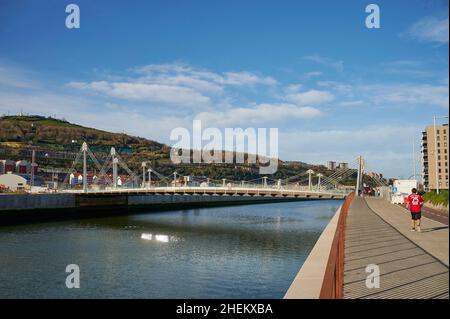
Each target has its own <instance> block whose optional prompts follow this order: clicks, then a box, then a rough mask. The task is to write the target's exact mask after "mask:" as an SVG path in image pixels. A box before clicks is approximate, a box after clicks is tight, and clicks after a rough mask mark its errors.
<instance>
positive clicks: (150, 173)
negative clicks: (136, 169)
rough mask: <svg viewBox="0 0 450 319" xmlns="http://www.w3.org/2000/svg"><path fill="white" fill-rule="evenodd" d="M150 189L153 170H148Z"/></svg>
mask: <svg viewBox="0 0 450 319" xmlns="http://www.w3.org/2000/svg"><path fill="white" fill-rule="evenodd" d="M147 172H148V188H150V187H152V169H151V168H149V169H148V171H147Z"/></svg>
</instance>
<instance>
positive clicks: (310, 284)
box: [284, 206, 342, 299]
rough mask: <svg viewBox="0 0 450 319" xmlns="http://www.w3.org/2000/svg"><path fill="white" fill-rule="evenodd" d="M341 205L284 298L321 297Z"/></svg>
mask: <svg viewBox="0 0 450 319" xmlns="http://www.w3.org/2000/svg"><path fill="white" fill-rule="evenodd" d="M341 207H342V206H341ZM341 207H339V209H338V210H337V211H336V213H335V214H334V216H333V218H332V219H331V221H330V222H329V223H328V225H327V227H325V229H324V231H323V232H322V234H321V235H320V237H319V239H318V240H317V242H316V244H315V245H314V247H313V249H312V250H311V252H310V253H309V255H308V258H307V259H306V260H305V262H304V263H303V265H302V267H301V268H300V271H299V272H298V274H297V276H296V277H295V279H294V281H293V282H292V284H291V286H290V287H289V289H288V291H287V292H286V294H285V296H284V299H319V297H320V292H321V290H322V285H323V280H324V278H325V271H326V268H327V264H328V258H329V256H330V250H331V246H332V244H333V239H334V234H335V233H336V229H337V225H338V221H339V216H340V214H341Z"/></svg>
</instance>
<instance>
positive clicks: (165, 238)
mask: <svg viewBox="0 0 450 319" xmlns="http://www.w3.org/2000/svg"><path fill="white" fill-rule="evenodd" d="M141 239H145V240H149V241H159V242H161V243H169V242H177V241H179V239H178V238H177V237H175V236H169V235H153V234H149V233H142V234H141Z"/></svg>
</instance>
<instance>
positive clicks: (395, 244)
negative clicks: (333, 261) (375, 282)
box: [344, 198, 449, 299]
mask: <svg viewBox="0 0 450 319" xmlns="http://www.w3.org/2000/svg"><path fill="white" fill-rule="evenodd" d="M368 200H369V202H370V199H368ZM379 201H381V199H379ZM375 204H378V203H375ZM379 204H382V203H381V202H380V203H379ZM371 205H372V203H371ZM383 205H384V204H383ZM386 205H391V204H389V203H386ZM392 206H393V207H392V208H393V209H392V210H393V211H395V210H396V209H397V208H395V207H396V206H394V205H392ZM380 207H383V208H382V209H383V210H384V211H387V210H390V209H391V208H390V207H389V206H380ZM387 213H391V212H390V211H389V212H387ZM403 215H404V216H403ZM403 215H402V217H401V218H402V223H404V222H409V221H408V218H407V216H406V214H403ZM407 225H409V224H407ZM395 226H396V225H395V224H394V223H393V224H390V223H388V222H386V221H385V220H384V219H383V218H381V217H380V215H379V214H378V213H376V212H375V211H374V210H372V209H371V207H369V205H368V204H367V201H366V199H363V198H355V199H354V200H353V202H352V204H351V206H350V210H349V214H348V218H347V226H346V232H345V258H344V298H350V299H353V298H395V299H397V298H402V299H403V298H405V299H414V298H427V299H428V298H444V299H448V298H449V272H448V266H447V265H446V264H445V262H443V261H442V260H440V259H437V258H436V257H433V255H432V254H430V253H429V252H428V251H426V250H425V249H424V248H421V247H420V246H419V245H417V244H416V243H415V242H414V241H413V240H411V237H410V238H408V237H406V236H405V235H403V234H402V232H401V231H399V230H398V229H397V228H396V227H395ZM443 228H445V227H443ZM423 230H424V229H423ZM424 231H425V230H424ZM446 231H447V242H446V243H443V246H444V247H445V244H446V245H447V246H446V247H447V248H446V249H447V260H448V227H447V229H446ZM420 235H422V233H417V236H420ZM422 247H424V246H422ZM369 264H375V265H377V266H378V267H379V269H380V287H379V288H372V289H369V288H367V287H366V278H367V276H368V275H369V273H366V266H367V265H369Z"/></svg>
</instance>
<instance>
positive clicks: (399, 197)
mask: <svg viewBox="0 0 450 319" xmlns="http://www.w3.org/2000/svg"><path fill="white" fill-rule="evenodd" d="M417 185H418V183H417V180H415V179H397V180H395V181H394V185H393V186H392V197H391V202H392V204H403V203H404V202H405V197H408V195H409V194H411V189H413V188H417Z"/></svg>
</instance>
